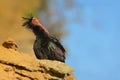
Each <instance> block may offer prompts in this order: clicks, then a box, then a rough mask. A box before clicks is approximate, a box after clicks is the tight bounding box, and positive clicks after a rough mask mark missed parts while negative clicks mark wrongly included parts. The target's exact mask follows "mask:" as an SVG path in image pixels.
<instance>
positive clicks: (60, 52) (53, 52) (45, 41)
mask: <svg viewBox="0 0 120 80" xmlns="http://www.w3.org/2000/svg"><path fill="white" fill-rule="evenodd" d="M24 19H25V20H26V22H25V23H24V24H23V26H26V27H27V28H29V29H31V30H32V31H33V33H34V34H35V36H36V40H35V42H34V45H33V49H34V52H35V55H36V57H37V58H38V59H49V60H57V61H61V62H65V52H66V51H65V49H64V47H63V46H62V44H61V43H60V42H59V40H58V39H57V38H56V37H55V36H52V35H51V34H50V33H49V32H48V30H47V29H46V28H45V27H44V26H43V25H42V24H41V23H40V21H39V20H38V19H37V18H35V17H31V18H24Z"/></svg>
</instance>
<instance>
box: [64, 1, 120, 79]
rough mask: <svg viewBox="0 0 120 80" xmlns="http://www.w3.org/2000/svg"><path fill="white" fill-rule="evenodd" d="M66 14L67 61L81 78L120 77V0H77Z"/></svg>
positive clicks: (65, 41)
mask: <svg viewBox="0 0 120 80" xmlns="http://www.w3.org/2000/svg"><path fill="white" fill-rule="evenodd" d="M64 15H65V16H66V18H67V23H66V24H65V27H66V29H67V30H68V31H69V33H70V34H69V35H68V36H67V37H66V38H65V39H63V41H64V42H63V43H64V44H65V45H66V47H67V48H68V56H67V61H66V63H67V64H69V65H70V66H72V67H73V68H74V69H75V72H74V74H75V76H76V77H77V80H120V1H119V0H116V1H115V0H114V1H112V0H74V6H73V7H72V8H70V9H68V10H66V11H65V12H64Z"/></svg>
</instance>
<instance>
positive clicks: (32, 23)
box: [23, 17, 49, 35]
mask: <svg viewBox="0 0 120 80" xmlns="http://www.w3.org/2000/svg"><path fill="white" fill-rule="evenodd" d="M23 19H24V20H26V22H24V23H23V26H26V27H27V28H30V29H33V28H35V27H39V28H40V29H41V30H42V31H44V32H45V33H46V34H47V35H49V32H48V30H47V29H46V28H45V27H44V26H43V25H42V24H41V23H40V21H39V20H38V19H37V18H35V17H30V18H24V17H23Z"/></svg>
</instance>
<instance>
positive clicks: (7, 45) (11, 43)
mask: <svg viewBox="0 0 120 80" xmlns="http://www.w3.org/2000/svg"><path fill="white" fill-rule="evenodd" d="M2 45H3V46H4V47H5V48H11V49H14V50H17V48H18V46H17V44H16V43H15V42H14V40H13V39H11V38H8V39H7V40H6V41H4V42H3V44H2Z"/></svg>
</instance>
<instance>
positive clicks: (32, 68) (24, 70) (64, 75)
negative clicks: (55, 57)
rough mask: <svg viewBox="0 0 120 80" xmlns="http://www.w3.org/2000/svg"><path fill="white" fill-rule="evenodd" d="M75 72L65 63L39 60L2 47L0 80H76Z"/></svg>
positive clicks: (0, 47) (0, 52)
mask: <svg viewBox="0 0 120 80" xmlns="http://www.w3.org/2000/svg"><path fill="white" fill-rule="evenodd" d="M8 42H9V41H8ZM73 71H74V70H73V69H72V68H71V67H70V66H68V65H67V64H65V63H62V62H59V61H51V60H38V59H36V58H35V57H32V56H30V55H28V54H24V53H20V52H18V51H16V50H15V49H9V48H8V47H5V46H2V45H1V46H0V80H76V78H75V77H74V76H73V75H72V72H73Z"/></svg>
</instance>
